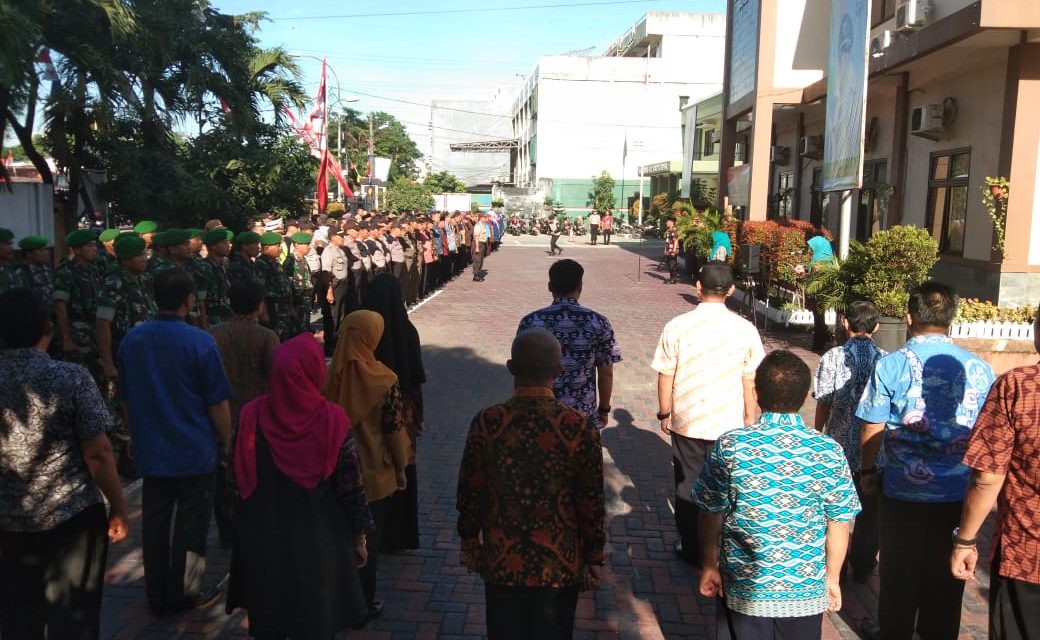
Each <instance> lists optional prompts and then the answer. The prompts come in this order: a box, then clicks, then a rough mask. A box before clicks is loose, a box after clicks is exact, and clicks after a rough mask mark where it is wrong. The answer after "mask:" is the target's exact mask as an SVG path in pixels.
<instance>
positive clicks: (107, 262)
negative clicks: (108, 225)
mask: <svg viewBox="0 0 1040 640" xmlns="http://www.w3.org/2000/svg"><path fill="white" fill-rule="evenodd" d="M118 237H119V229H105V230H104V231H102V232H101V234H100V235H99V236H98V244H99V245H101V246H100V248H99V249H98V254H97V258H95V259H94V269H95V270H96V271H97V272H98V274H99V275H100V276H101V279H102V280H104V279H105V277H106V276H108V272H109V271H111V270H112V269H114V268H116V267H118V266H119V260H117V259H116V248H115V243H116V238H118Z"/></svg>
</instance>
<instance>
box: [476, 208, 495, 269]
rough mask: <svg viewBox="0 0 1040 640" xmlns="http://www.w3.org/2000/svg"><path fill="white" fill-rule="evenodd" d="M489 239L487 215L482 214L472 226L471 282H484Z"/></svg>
mask: <svg viewBox="0 0 1040 640" xmlns="http://www.w3.org/2000/svg"><path fill="white" fill-rule="evenodd" d="M490 239H491V236H490V234H489V233H488V223H487V214H483V215H481V216H480V219H479V220H477V223H476V224H475V225H473V282H484V256H485V255H486V254H487V252H488V241H489V240H490Z"/></svg>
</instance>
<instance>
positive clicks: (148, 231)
mask: <svg viewBox="0 0 1040 640" xmlns="http://www.w3.org/2000/svg"><path fill="white" fill-rule="evenodd" d="M158 229H159V225H158V224H157V223H155V222H153V221H152V220H142V221H140V222H138V223H137V224H135V225H134V233H136V234H137V235H139V236H141V239H142V240H144V246H145V255H146V256H148V257H149V258H150V257H151V256H152V244H153V241H154V240H155V232H156V230H158Z"/></svg>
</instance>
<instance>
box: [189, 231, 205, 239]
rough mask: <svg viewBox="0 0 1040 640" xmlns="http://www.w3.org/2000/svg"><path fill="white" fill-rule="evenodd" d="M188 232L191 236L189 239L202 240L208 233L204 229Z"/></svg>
mask: <svg viewBox="0 0 1040 640" xmlns="http://www.w3.org/2000/svg"><path fill="white" fill-rule="evenodd" d="M187 231H188V233H189V234H190V235H189V236H188V237H189V238H191V239H195V238H201V237H202V236H203V235H204V234H205V233H206V232H205V231H203V230H202V229H195V228H192V229H188V230H187Z"/></svg>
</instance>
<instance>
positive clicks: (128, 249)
mask: <svg viewBox="0 0 1040 640" xmlns="http://www.w3.org/2000/svg"><path fill="white" fill-rule="evenodd" d="M144 249H145V243H144V238H142V237H141V236H139V235H137V234H132V233H124V234H123V235H121V236H119V238H117V239H116V258H119V259H120V260H129V259H130V258H136V257H137V256H139V255H141V254H142V253H144Z"/></svg>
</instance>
